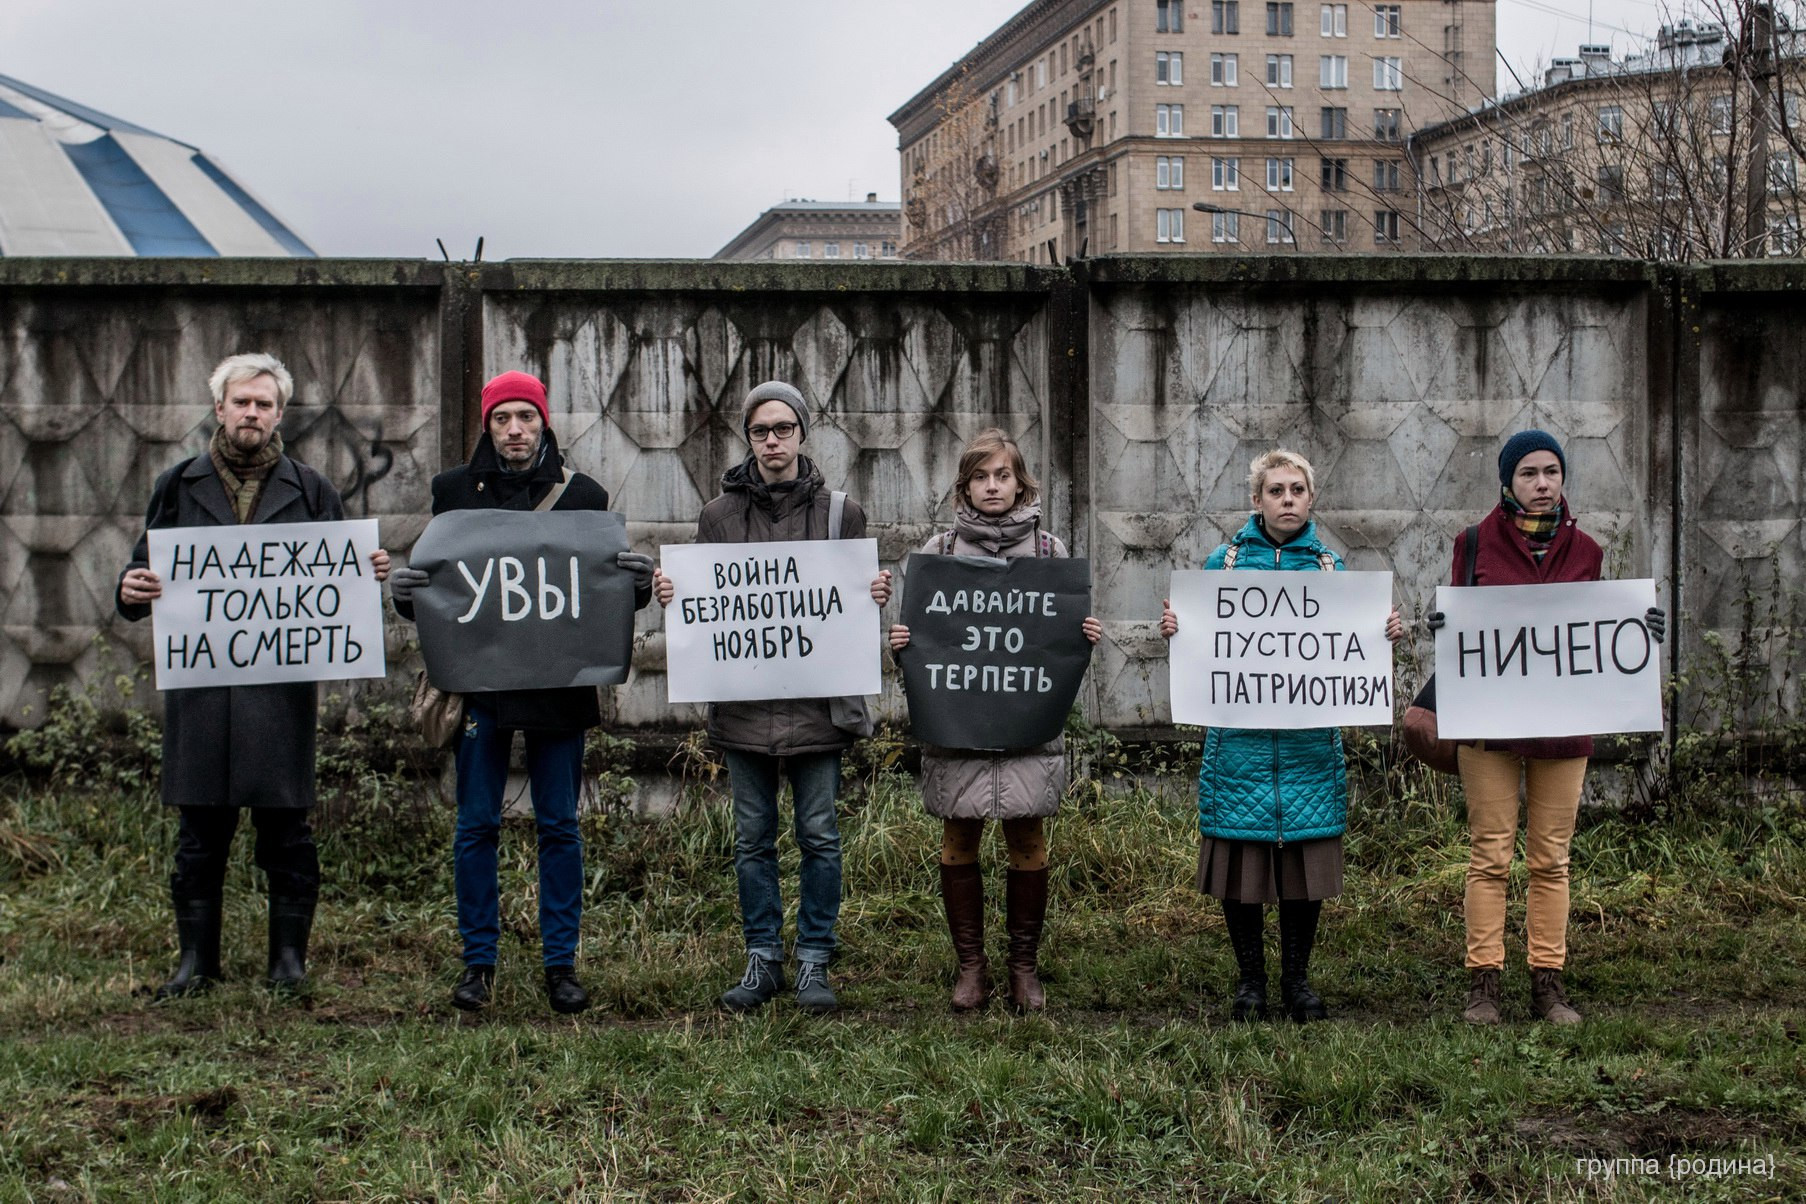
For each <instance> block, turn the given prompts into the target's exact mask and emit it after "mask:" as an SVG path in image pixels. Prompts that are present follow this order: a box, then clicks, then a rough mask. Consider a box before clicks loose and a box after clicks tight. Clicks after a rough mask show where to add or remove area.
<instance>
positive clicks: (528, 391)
mask: <svg viewBox="0 0 1806 1204" xmlns="http://www.w3.org/2000/svg"><path fill="white" fill-rule="evenodd" d="M504 401H525V402H528V403H530V404H531V405H532V406H533V408H534V409H536V410H538V411H539V419H540V421H541V422H543V423H545V424H546V427H547V428H548V429H549V428H550V427H551V425H552V413H551V411H550V410H548V409H546V387H545V386H544V385H543V384H541V383H540V382H539V378H538V377H537V376H528V375H527V374H526V373H525V372H504V373H502V374H501V375H500V376H498V377H496V378H495V379H494V380H492V381H490V382H489V383H488V384H486V385H484V386H483V425H484V427H488V425H489V411H491V410H493V409H495V407H497V406H499V405H501V404H502V403H503V402H504Z"/></svg>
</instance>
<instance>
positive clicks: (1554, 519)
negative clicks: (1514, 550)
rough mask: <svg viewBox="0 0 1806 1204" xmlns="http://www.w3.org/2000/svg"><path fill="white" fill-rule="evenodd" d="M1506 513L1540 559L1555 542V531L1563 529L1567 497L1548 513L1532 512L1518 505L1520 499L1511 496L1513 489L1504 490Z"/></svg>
mask: <svg viewBox="0 0 1806 1204" xmlns="http://www.w3.org/2000/svg"><path fill="white" fill-rule="evenodd" d="M1501 493H1502V494H1503V499H1502V500H1503V503H1504V506H1505V513H1507V514H1509V515H1510V516H1511V521H1512V522H1513V523H1514V524H1516V526H1517V529H1518V531H1519V532H1520V533H1521V534H1522V535H1523V536H1524V542H1525V543H1526V544H1529V545H1530V554H1531V555H1532V556H1534V557H1536V558H1537V559H1538V560H1541V559H1542V558H1543V555H1544V553H1546V552H1547V551H1548V550H1549V545H1551V544H1553V543H1554V542H1555V533H1556V532H1557V531H1559V530H1560V529H1561V519H1562V511H1563V510H1564V509H1566V506H1565V499H1558V500H1557V501H1556V503H1555V509H1553V510H1551V511H1549V513H1547V514H1532V513H1530V511H1528V510H1526V509H1524V508H1523V507H1522V506H1520V505H1518V500H1517V499H1516V498H1514V497H1512V496H1511V490H1509V489H1505V490H1502V491H1501Z"/></svg>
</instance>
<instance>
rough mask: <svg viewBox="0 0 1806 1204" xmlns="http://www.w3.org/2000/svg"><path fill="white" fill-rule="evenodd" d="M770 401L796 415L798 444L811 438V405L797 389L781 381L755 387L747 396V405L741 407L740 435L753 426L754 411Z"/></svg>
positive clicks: (770, 381) (771, 381) (772, 381)
mask: <svg viewBox="0 0 1806 1204" xmlns="http://www.w3.org/2000/svg"><path fill="white" fill-rule="evenodd" d="M768 401H781V402H783V403H784V404H785V405H787V406H789V407H790V409H791V412H792V413H794V414H795V415H796V424H797V426H798V428H799V430H798V432H797V442H798V443H801V442H802V441H803V440H804V439H807V438H808V437H809V403H808V402H806V401H804V400H803V395H802V394H801V393H799V392H797V390H796V387H795V386H793V385H787V384H785V383H784V382H783V381H781V380H768V381H766V382H765V383H764V384H762V385H754V386H753V391H752V392H750V393H748V394H747V395H746V404H745V405H743V406H741V407H740V433H741V434H743V435H744V434H745V433H746V428H747V427H749V426H751V425H752V416H753V411H754V410H756V409H758V408H759V407H760V406H762V405H764V404H765V403H766V402H768Z"/></svg>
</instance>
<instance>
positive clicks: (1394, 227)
mask: <svg viewBox="0 0 1806 1204" xmlns="http://www.w3.org/2000/svg"><path fill="white" fill-rule="evenodd" d="M1397 242H1398V210H1396V209H1375V210H1374V211H1373V245H1374V246H1376V247H1383V246H1387V245H1388V244H1393V245H1396V244H1397Z"/></svg>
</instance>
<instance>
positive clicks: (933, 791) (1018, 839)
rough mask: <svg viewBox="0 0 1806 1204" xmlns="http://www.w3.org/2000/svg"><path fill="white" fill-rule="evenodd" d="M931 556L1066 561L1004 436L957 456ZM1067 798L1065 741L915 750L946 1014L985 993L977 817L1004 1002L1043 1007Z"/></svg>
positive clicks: (1095, 626)
mask: <svg viewBox="0 0 1806 1204" xmlns="http://www.w3.org/2000/svg"><path fill="white" fill-rule="evenodd" d="M921 550H922V551H923V552H925V553H928V554H930V555H943V556H945V555H955V556H1000V557H1004V558H1006V559H1008V558H1014V557H1017V556H1064V555H1066V545H1064V544H1062V543H1061V542H1060V541H1059V540H1058V539H1056V538H1054V536H1052V535H1050V534H1048V533H1047V532H1045V531H1043V530H1042V529H1041V494H1040V488H1039V486H1038V485H1036V483H1035V479H1034V477H1032V476H1030V475H1029V471H1028V465H1027V464H1026V463H1025V462H1024V461H1023V458H1022V449H1021V448H1019V447H1017V446H1016V442H1015V440H1013V439H1011V438H1010V437H1009V436H1008V435H1006V434H1004V433H1003V432H1002V431H1000V430H997V429H995V428H992V429H990V430H985V431H981V432H979V434H978V435H977V436H976V437H974V438H973V440H972V441H971V442H970V443H968V444H967V445H966V449H965V451H964V452H963V453H961V455H960V460H959V480H958V482H957V483H956V484H955V486H954V524H953V528H952V529H951V530H949V531H943V532H940V533H938V534H936V535H935V536H934V537H933V538H932V539H930V540H929V541H928V542H927V543H926V544H924V545H922V549H921ZM1083 629H1084V632H1085V638H1086V639H1088V640H1090V641H1091V642H1092V643H1093V644H1095V643H1097V641H1098V639H1099V638H1100V637H1101V636H1102V635H1103V628H1102V626H1101V625H1100V624H1099V623H1098V621H1097V620H1096V619H1094V618H1090V617H1087V618H1086V619H1085V621H1084V624H1083ZM908 644H909V628H907V627H905V626H903V625H902V624H901V623H897V624H893V625H892V626H891V629H890V647H891V651H892V652H893V653H894V652H900V651H901V650H902V649H904V648H905V647H907V646H908ZM1065 792H1066V750H1065V744H1064V740H1063V738H1056V739H1054V740H1053V741H1051V742H1050V743H1047V744H1043V745H1041V746H1040V747H1038V748H1022V749H1009V750H1006V751H1002V752H987V751H978V750H970V749H956V748H937V747H933V746H929V747H928V748H926V749H925V750H924V751H923V753H922V803H923V805H924V806H925V807H926V808H927V809H928V813H929V814H930V815H935V816H939V817H940V820H941V900H942V902H943V903H944V904H945V905H946V909H947V931H948V934H949V935H950V936H951V937H952V938H953V951H954V954H955V956H956V957H957V958H958V960H959V977H958V978H957V979H956V980H955V982H954V984H953V999H952V1002H953V1007H954V1010H956V1011H970V1010H972V1009H974V1008H979V1007H982V1006H984V1003H985V1000H986V998H987V997H988V996H989V994H990V989H991V984H990V972H989V966H988V963H987V962H986V960H985V941H984V878H983V875H982V874H981V872H980V870H979V867H978V848H979V844H980V842H981V840H982V838H983V836H984V825H985V821H986V820H988V819H989V820H997V821H998V822H1000V823H1001V824H1002V825H1003V838H1004V842H1005V843H1006V844H1007V845H1008V846H1009V859H1010V867H1009V875H1008V878H1007V880H1006V888H1005V891H1004V900H1005V908H1006V911H1005V917H1006V918H1005V927H1006V929H1007V930H1008V932H1009V942H1010V943H1009V960H1008V965H1009V976H1010V1002H1011V1004H1012V1005H1014V1006H1015V1007H1016V1008H1017V1010H1019V1011H1037V1010H1039V1009H1041V1008H1042V1007H1045V1006H1046V1004H1047V997H1046V994H1045V992H1044V991H1043V990H1042V988H1041V980H1040V977H1039V976H1038V974H1037V972H1036V962H1037V958H1038V955H1039V951H1040V947H1041V928H1042V924H1043V922H1044V921H1045V920H1046V917H1047V839H1046V836H1045V834H1044V833H1043V830H1042V821H1043V820H1044V819H1045V818H1046V817H1047V816H1049V815H1052V814H1053V813H1054V812H1056V811H1058V810H1059V809H1060V799H1061V797H1062V796H1063V795H1064V794H1065Z"/></svg>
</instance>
